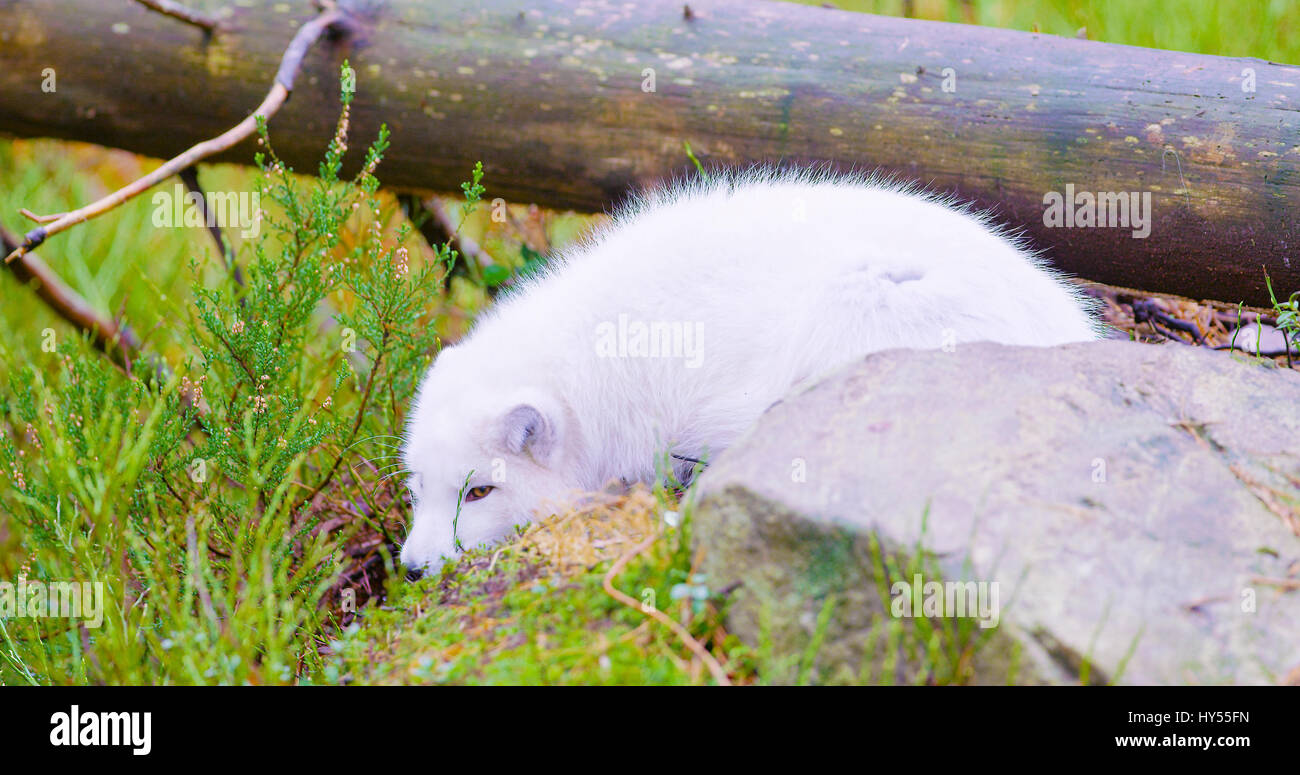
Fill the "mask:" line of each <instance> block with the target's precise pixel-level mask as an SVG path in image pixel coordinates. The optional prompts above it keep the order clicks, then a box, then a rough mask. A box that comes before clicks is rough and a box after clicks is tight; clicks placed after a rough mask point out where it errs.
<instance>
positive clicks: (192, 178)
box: [180, 167, 244, 301]
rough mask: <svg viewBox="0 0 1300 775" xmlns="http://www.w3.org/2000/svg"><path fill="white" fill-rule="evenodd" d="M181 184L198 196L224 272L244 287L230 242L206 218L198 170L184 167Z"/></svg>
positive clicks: (200, 212) (213, 222) (212, 221)
mask: <svg viewBox="0 0 1300 775" xmlns="http://www.w3.org/2000/svg"><path fill="white" fill-rule="evenodd" d="M180 178H181V182H183V183H184V184H185V188H186V189H188V190H189V191H190V192H192V193H195V194H198V199H199V201H198V209H199V217H201V218H202V219H203V222H204V223H205V224H207V230H208V234H210V235H211V236H212V241H213V242H215V243H217V252H218V253H220V254H221V255H222V257H223V258H224V259H225V261H226V270H227V271H229V272H230V274H231V276H232V277H233V278H234V280H235V284H236V285H238V286H239V287H241V288H242V287H244V276H243V274H242V273H241V272H240V271H239V265H238V264H236V263H235V249H234V247H233V246H231V244H230V241H229V240H227V239H226V237H225V235H224V234H222V233H221V225H220V224H218V223H217V222H216V221H215V220H214V219H211V218H209V217H208V198H207V195H206V194H205V193H204V191H203V186H200V185H199V168H198V167H186V168H185V169H183V170H181V171H180ZM241 301H242V300H241Z"/></svg>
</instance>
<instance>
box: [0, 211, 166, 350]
mask: <svg viewBox="0 0 1300 775" xmlns="http://www.w3.org/2000/svg"><path fill="white" fill-rule="evenodd" d="M0 244H3V245H4V248H5V249H6V250H12V249H13V248H14V247H16V246H17V244H18V242H17V240H16V239H14V237H13V235H11V234H10V233H9V232H8V231H6V230H5V229H4V228H3V227H0ZM5 266H6V267H8V268H9V271H11V272H13V274H14V277H16V278H17V279H18V282H20V283H23V284H24V285H25V284H28V283H33V282H34V283H35V288H34V289H33V290H35V292H36V295H37V296H38V297H39V298H40V299H41V301H43V302H45V303H46V304H47V305H48V306H49V307H50V309H52V310H54V312H55V313H56V314H58V316H59V317H61V318H63V319H64V320H66V321H68V322H69V323H71V324H72V325H74V326H76V327H77V328H78V329H80V330H82V331H87V332H89V333H90V335H91V337H92V338H93V340H94V343H95V347H96V348H98V349H99V350H101V351H103V352H104V353H105V354H107V355H108V356H109V357H111V358H112V359H113V360H114V361H115V362H116V363H117V364H118V365H119V366H122V367H123V368H125V369H127V370H128V371H129V370H130V367H131V358H132V356H133V355H136V354H138V353H139V352H140V348H141V344H140V338H139V337H137V336H136V335H135V332H134V331H132V330H131V329H130V327H129V326H127V325H126V324H122V323H118V322H117V321H115V320H113V319H111V318H108V317H105V316H104V315H101V314H99V313H98V312H96V311H95V309H94V308H93V307H91V306H90V303H89V302H87V301H86V300H85V299H84V298H82V297H81V295H80V294H78V293H77V292H76V291H74V290H73V289H72V288H71V287H69V286H68V284H67V283H65V282H63V280H62V279H60V278H59V276H58V275H57V274H55V273H54V271H53V270H52V269H50V267H49V266H48V265H47V264H46V263H45V262H44V261H42V260H41V259H40V258H39V257H37V256H36V255H35V254H34V253H27V254H24V255H23V256H22V257H21V258H19V259H18V260H17V261H14V262H13V263H7V264H5Z"/></svg>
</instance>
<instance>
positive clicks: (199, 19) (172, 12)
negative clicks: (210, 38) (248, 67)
mask: <svg viewBox="0 0 1300 775" xmlns="http://www.w3.org/2000/svg"><path fill="white" fill-rule="evenodd" d="M135 1H136V2H137V3H139V4H140V5H143V6H144V7H145V8H148V9H150V10H152V11H157V12H158V13H160V14H162V15H163V16H170V17H172V18H173V19H177V20H179V21H182V22H185V23H186V24H189V25H193V26H195V27H198V28H199V29H201V30H203V31H204V32H206V33H208V34H209V35H211V34H212V33H214V32H216V31H217V30H218V29H219V28H220V27H221V22H220V21H218V20H217V19H216V17H213V16H209V15H207V14H205V13H203V12H202V11H196V10H194V9H192V8H186V7H185V6H183V5H181V4H180V3H177V2H174V0H135Z"/></svg>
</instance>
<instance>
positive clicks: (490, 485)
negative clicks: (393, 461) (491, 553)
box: [401, 346, 577, 571]
mask: <svg viewBox="0 0 1300 775" xmlns="http://www.w3.org/2000/svg"><path fill="white" fill-rule="evenodd" d="M463 348H464V346H462V347H453V348H448V349H445V350H443V351H442V353H441V354H440V355H439V356H438V358H437V360H436V361H435V362H434V365H433V367H432V368H430V370H429V373H428V374H427V375H426V376H425V379H424V382H423V384H422V385H421V387H420V391H419V394H418V396H417V398H416V401H415V404H414V407H413V410H412V412H411V416H410V419H409V422H408V427H407V432H406V441H405V445H404V449H403V462H404V463H405V466H406V470H407V471H408V472H409V478H408V481H407V486H408V488H409V490H410V494H411V506H412V521H411V523H410V529H409V532H408V535H407V538H406V542H405V544H403V546H402V555H401V559H402V564H403V565H405V566H406V567H407V568H408V569H410V570H414V571H423V570H426V569H428V568H429V567H430V566H432V565H434V564H435V563H438V562H440V561H441V560H442V559H444V558H451V557H454V556H455V555H456V554H457V553H458V552H460V551H463V550H465V549H470V548H473V547H475V546H478V545H480V544H484V543H490V542H492V541H495V540H497V539H500V538H503V537H505V536H508V535H509V534H510V533H511V531H512V530H513V529H514V528H515V527H516V526H517V525H522V524H524V523H526V522H528V521H529V520H530V519H531V518H532V516H533V511H534V510H535V509H536V508H537V507H538V506H540V505H542V504H544V503H547V502H558V501H560V500H562V499H563V497H564V496H565V495H567V494H568V493H570V492H571V491H573V490H575V489H577V484H576V481H575V479H574V477H573V476H572V475H571V474H567V473H566V472H570V471H573V461H572V460H570V459H569V458H570V455H569V454H568V450H570V449H572V448H573V447H574V444H573V441H574V439H573V438H572V433H573V427H572V426H573V423H572V422H571V418H570V416H569V414H568V412H567V409H566V407H565V405H564V404H563V402H562V401H560V400H558V399H557V398H556V397H554V396H552V395H550V394H549V393H548V392H547V391H545V390H543V389H540V388H535V387H529V386H520V385H511V384H510V383H509V381H508V379H507V378H506V377H504V376H503V375H502V374H501V373H499V371H498V370H496V369H492V368H481V367H479V365H478V364H476V362H475V359H474V357H473V355H472V354H471V353H468V352H460V351H461V350H463Z"/></svg>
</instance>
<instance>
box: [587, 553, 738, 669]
mask: <svg viewBox="0 0 1300 775" xmlns="http://www.w3.org/2000/svg"><path fill="white" fill-rule="evenodd" d="M658 539H659V530H655V531H654V532H653V533H651V534H650V537H649V538H647V539H645V540H644V541H642V542H641V543H639V544H637V545H636V546H634V547H632V548H631V549H630V550H628V552H627V554H624V555H623V556H622V557H619V558H618V561H617V562H615V563H614V564H613V566H611V567H610V569H609V572H608V573H606V574H605V580H604V582H603V585H604V587H605V593H606V594H608V595H609V596H610V597H612V598H614V599H615V600H617V601H618V602H620V603H622V604H623V605H625V606H628V607H630V608H633V609H636V610H637V611H641V612H642V613H644V614H646V615H647V616H649V617H651V618H653V619H654V620H655V621H657V622H659V623H660V624H663V625H664V626H665V627H667V628H668V629H670V630H672V631H673V634H674V635H676V636H677V638H678V639H679V640H681V642H682V643H683V644H685V645H686V648H688V649H690V650H691V653H693V654H695V656H697V657H699V658H700V659H701V660H702V661H703V662H704V664H705V665H706V666H708V668H709V672H710V673H712V674H713V680H715V681H717V682H718V684H719V685H721V686H731V679H730V678H728V677H727V671H726V670H723V669H722V665H720V664H718V660H717V659H714V657H713V655H712V654H710V653H709V650H708V649H706V648H704V646H703V645H702V644H701V643H700V642H699V641H698V640H696V639H695V637H694V636H693V635H691V634H690V633H689V632H687V631H686V628H685V627H683V626H682V625H681V624H679V623H678V622H676V621H674V620H673V618H672V617H670V616H668V615H667V614H665V613H664V612H663V611H660V610H659V609H658V608H653V607H650V608H644V607H642V605H641V603H640V602H638V601H637V600H636V599H635V598H633V597H631V596H629V595H627V594H625V593H623V592H621V591H619V590H618V589H616V588H615V587H614V578H615V577H616V576H618V574H619V573H621V572H622V571H623V568H624V567H626V566H627V564H628V563H629V562H631V561H632V558H633V557H636V556H637V555H638V554H640V553H641V552H644V551H645V550H646V549H649V548H650V547H651V546H652V545H653V544H654V542H655V541H657V540H658Z"/></svg>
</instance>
